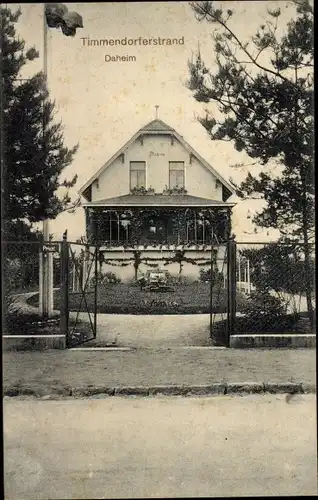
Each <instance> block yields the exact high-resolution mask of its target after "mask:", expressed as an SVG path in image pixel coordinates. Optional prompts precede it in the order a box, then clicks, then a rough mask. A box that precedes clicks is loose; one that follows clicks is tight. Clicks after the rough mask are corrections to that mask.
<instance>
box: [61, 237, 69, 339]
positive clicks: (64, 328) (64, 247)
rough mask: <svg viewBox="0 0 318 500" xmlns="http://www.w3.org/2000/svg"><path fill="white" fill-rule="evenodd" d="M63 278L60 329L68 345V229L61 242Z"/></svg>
mask: <svg viewBox="0 0 318 500" xmlns="http://www.w3.org/2000/svg"><path fill="white" fill-rule="evenodd" d="M60 270H61V279H60V331H61V334H63V335H65V336H66V347H67V344H68V319H69V310H68V292H69V290H68V275H69V249H68V242H67V231H65V233H64V234H63V241H62V243H61V267H60Z"/></svg>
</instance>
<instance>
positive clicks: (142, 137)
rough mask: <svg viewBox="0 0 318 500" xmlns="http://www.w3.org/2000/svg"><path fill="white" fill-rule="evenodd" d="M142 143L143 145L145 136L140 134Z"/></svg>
mask: <svg viewBox="0 0 318 500" xmlns="http://www.w3.org/2000/svg"><path fill="white" fill-rule="evenodd" d="M140 144H141V146H143V145H144V136H143V135H141V136H140Z"/></svg>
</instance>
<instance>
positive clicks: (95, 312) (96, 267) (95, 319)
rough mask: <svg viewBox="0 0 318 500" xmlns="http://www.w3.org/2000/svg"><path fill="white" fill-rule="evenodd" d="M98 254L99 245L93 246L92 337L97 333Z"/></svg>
mask: <svg viewBox="0 0 318 500" xmlns="http://www.w3.org/2000/svg"><path fill="white" fill-rule="evenodd" d="M98 256H99V247H98V246H96V247H95V269H94V274H95V276H94V278H95V280H94V292H95V293H94V338H96V334H97V294H98V280H97V276H98V260H99V259H98Z"/></svg>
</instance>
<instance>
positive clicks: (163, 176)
mask: <svg viewBox="0 0 318 500" xmlns="http://www.w3.org/2000/svg"><path fill="white" fill-rule="evenodd" d="M131 161H145V162H146V186H145V187H146V188H150V187H151V188H153V189H154V190H155V192H157V193H160V192H162V191H163V190H164V189H165V186H166V185H167V186H169V161H184V162H185V188H186V189H187V191H188V194H190V195H193V196H200V197H202V198H210V199H213V200H219V201H221V200H222V186H221V184H220V185H218V186H216V178H215V176H214V175H213V174H212V173H211V172H210V171H209V170H208V169H207V168H206V167H205V166H204V165H202V164H201V163H200V162H199V161H198V160H196V159H195V158H193V157H192V161H191V162H190V155H189V152H188V151H187V150H186V149H185V148H184V146H183V145H182V144H181V143H180V142H179V141H177V140H176V139H174V143H173V145H172V144H171V137H170V136H168V135H167V136H163V135H146V136H144V138H143V145H142V144H141V141H140V139H137V140H136V141H135V142H134V143H133V144H132V145H131V146H130V147H129V148H128V149H127V150H126V151H125V153H124V163H123V162H122V157H119V158H117V159H116V160H115V161H114V162H113V163H112V165H110V166H109V167H108V168H107V169H106V170H105V171H104V172H103V173H102V174H101V175H100V176H99V179H98V187H97V183H96V182H94V183H93V186H92V201H97V200H102V199H106V198H112V197H115V196H121V195H125V194H128V193H129V191H130V185H129V165H130V162H131ZM218 184H219V183H218Z"/></svg>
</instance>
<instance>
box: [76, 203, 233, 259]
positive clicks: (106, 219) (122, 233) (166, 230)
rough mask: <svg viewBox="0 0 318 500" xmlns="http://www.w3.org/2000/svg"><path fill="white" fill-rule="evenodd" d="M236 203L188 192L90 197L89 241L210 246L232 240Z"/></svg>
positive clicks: (106, 244) (129, 246) (118, 245)
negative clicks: (195, 195)
mask: <svg viewBox="0 0 318 500" xmlns="http://www.w3.org/2000/svg"><path fill="white" fill-rule="evenodd" d="M233 205H234V204H230V203H225V202H219V201H213V200H206V199H203V198H197V197H193V196H189V195H183V196H163V195H153V196H150V195H145V196H133V195H128V196H121V197H117V198H115V199H109V200H104V201H98V202H93V203H92V202H90V203H87V204H85V214H86V236H87V241H88V242H89V243H91V244H94V245H98V246H99V247H101V248H105V249H107V248H108V249H110V248H117V249H120V248H123V249H125V250H129V249H136V248H143V249H148V250H151V249H158V247H160V249H162V250H165V249H166V250H169V249H172V248H174V249H175V248H176V247H178V246H179V247H183V248H184V247H187V248H188V249H191V248H193V249H194V248H195V249H198V247H201V249H208V248H209V247H210V246H211V243H212V242H217V243H222V242H224V241H227V240H228V238H229V236H230V233H231V209H232V207H233Z"/></svg>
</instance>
